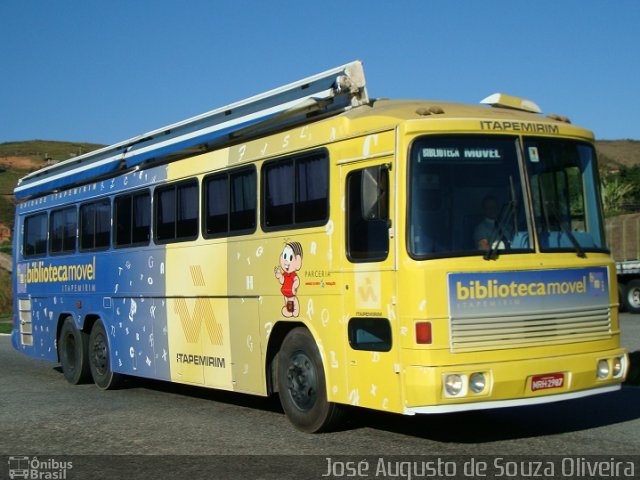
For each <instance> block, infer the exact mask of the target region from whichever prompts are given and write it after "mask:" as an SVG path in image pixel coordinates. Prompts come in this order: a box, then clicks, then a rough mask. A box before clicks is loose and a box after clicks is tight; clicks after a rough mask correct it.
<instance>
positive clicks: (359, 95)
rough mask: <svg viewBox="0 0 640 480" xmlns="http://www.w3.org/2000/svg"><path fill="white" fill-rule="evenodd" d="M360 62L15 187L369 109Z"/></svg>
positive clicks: (50, 184)
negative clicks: (324, 117)
mask: <svg viewBox="0 0 640 480" xmlns="http://www.w3.org/2000/svg"><path fill="white" fill-rule="evenodd" d="M368 101H369V99H368V96H367V90H366V85H365V78H364V70H363V68H362V63H361V62H360V61H354V62H351V63H348V64H346V65H342V66H340V67H336V68H333V69H331V70H327V71H325V72H322V73H319V74H317V75H313V76H311V77H308V78H305V79H302V80H299V81H297V82H294V83H290V84H288V85H285V86H283V87H279V88H276V89H273V90H269V91H268V92H265V93H262V94H259V95H255V96H253V97H250V98H247V99H246V100H242V101H239V102H236V103H232V104H230V105H227V106H225V107H221V108H218V109H215V110H212V111H210V112H207V113H203V114H202V115H198V116H196V117H193V118H189V119H187V120H183V121H181V122H178V123H175V124H173V125H168V126H166V127H163V128H159V129H157V130H153V131H151V132H148V133H145V134H143V135H139V136H137V137H134V138H131V139H129V140H125V141H124V142H120V143H117V144H114V145H111V146H108V147H105V148H102V149H99V150H96V151H93V152H89V153H87V154H84V155H81V156H78V157H75V158H72V159H69V160H65V161H63V162H61V163H58V164H56V165H52V166H50V167H46V168H43V169H41V170H38V171H36V172H33V173H31V174H29V175H26V176H25V177H23V178H22V179H20V180H19V181H18V185H17V186H16V188H15V189H14V194H15V196H16V198H17V199H19V200H20V199H25V198H29V197H34V196H38V195H43V194H46V193H51V192H55V191H58V190H62V189H65V188H70V187H73V186H77V185H82V184H86V183H90V182H93V181H96V180H99V179H104V178H108V177H113V176H116V175H118V174H120V173H123V172H125V171H129V170H133V169H135V168H140V167H141V166H142V165H149V164H161V163H168V162H171V161H174V160H177V159H180V158H185V157H186V156H189V155H192V154H195V153H197V152H202V151H203V150H210V149H213V148H216V147H220V146H222V145H226V144H230V143H237V142H238V141H241V140H246V139H248V138H255V137H257V136H260V135H265V134H267V133H270V132H274V131H277V130H280V129H282V128H285V127H291V126H293V125H298V124H303V123H306V122H309V121H313V120H316V119H318V118H321V117H323V116H326V115H334V114H337V113H340V112H342V111H344V110H346V109H348V108H352V107H357V106H359V105H364V104H366V103H368Z"/></svg>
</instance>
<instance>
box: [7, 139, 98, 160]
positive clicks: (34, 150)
mask: <svg viewBox="0 0 640 480" xmlns="http://www.w3.org/2000/svg"><path fill="white" fill-rule="evenodd" d="M103 146H104V145H99V144H96V143H86V142H57V141H50V140H32V141H29V142H7V143H0V157H29V158H32V159H34V160H42V162H44V160H45V159H46V158H51V159H53V160H56V161H62V160H66V159H68V158H71V157H72V156H76V155H82V154H84V153H87V152H90V151H92V150H96V149H98V148H101V147H103Z"/></svg>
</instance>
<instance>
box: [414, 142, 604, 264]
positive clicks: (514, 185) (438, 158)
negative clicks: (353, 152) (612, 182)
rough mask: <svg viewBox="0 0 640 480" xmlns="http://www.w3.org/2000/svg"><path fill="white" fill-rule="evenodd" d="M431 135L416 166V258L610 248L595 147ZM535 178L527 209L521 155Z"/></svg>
mask: <svg viewBox="0 0 640 480" xmlns="http://www.w3.org/2000/svg"><path fill="white" fill-rule="evenodd" d="M519 145H520V143H519V141H518V139H517V138H516V137H505V136H491V137H489V136H477V135H473V136H472V135H464V136H462V135H460V136H458V135H456V136H451V135H447V136H428V137H422V138H420V139H418V140H416V141H415V142H414V144H413V147H412V149H411V158H410V165H409V169H410V171H409V179H410V180H409V184H410V190H409V191H410V193H409V195H410V199H409V213H408V239H407V244H408V249H409V252H410V254H411V255H412V257H414V258H416V259H425V258H438V257H448V256H464V255H477V254H479V253H480V254H483V255H484V256H485V258H487V259H488V258H496V257H497V255H498V254H504V253H515V252H519V253H523V252H528V251H529V252H530V251H533V247H534V245H533V240H532V239H533V235H532V231H533V229H534V228H535V231H536V235H537V238H538V242H539V244H540V250H541V251H543V252H551V251H575V252H576V254H577V255H579V256H584V252H585V251H589V250H591V251H594V250H596V251H597V250H604V249H605V248H606V246H605V240H604V234H603V228H602V220H601V219H602V215H601V210H600V203H599V201H598V175H597V170H596V168H595V154H594V150H593V147H592V146H590V145H589V144H587V143H582V142H577V141H573V140H566V139H553V138H537V137H526V138H524V139H523V147H524V154H523V155H521V156H519V154H518V152H519ZM519 157H522V158H524V161H525V164H526V167H525V168H526V172H527V175H528V176H529V179H530V185H531V191H532V193H531V195H532V205H533V213H532V215H528V214H527V209H526V208H525V206H526V202H525V201H524V199H525V196H524V191H525V189H524V188H523V186H522V175H521V173H522V170H521V168H520V167H519V165H520V162H519V161H518V158H519Z"/></svg>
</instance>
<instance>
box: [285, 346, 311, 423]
mask: <svg viewBox="0 0 640 480" xmlns="http://www.w3.org/2000/svg"><path fill="white" fill-rule="evenodd" d="M316 385H317V383H316V371H315V368H314V366H313V363H312V362H311V360H310V359H309V357H307V356H306V355H305V354H304V353H302V352H298V353H296V354H294V355H293V356H292V357H291V361H290V362H289V368H288V370H287V387H288V390H289V394H290V395H291V399H292V400H293V403H294V404H295V405H296V407H298V408H299V409H300V410H302V411H308V410H310V409H311V408H312V407H313V405H314V404H315V402H316V397H317V388H316Z"/></svg>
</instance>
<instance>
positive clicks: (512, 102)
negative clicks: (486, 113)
mask: <svg viewBox="0 0 640 480" xmlns="http://www.w3.org/2000/svg"><path fill="white" fill-rule="evenodd" d="M480 103H482V104H484V105H491V106H492V107H502V108H513V109H515V110H522V111H525V112H532V113H542V110H541V109H540V107H539V106H538V105H537V104H536V102H534V101H532V100H527V99H526V98H520V97H514V96H513V95H507V94H505V93H494V94H493V95H489V96H488V97H487V98H485V99H484V100H481V101H480Z"/></svg>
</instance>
